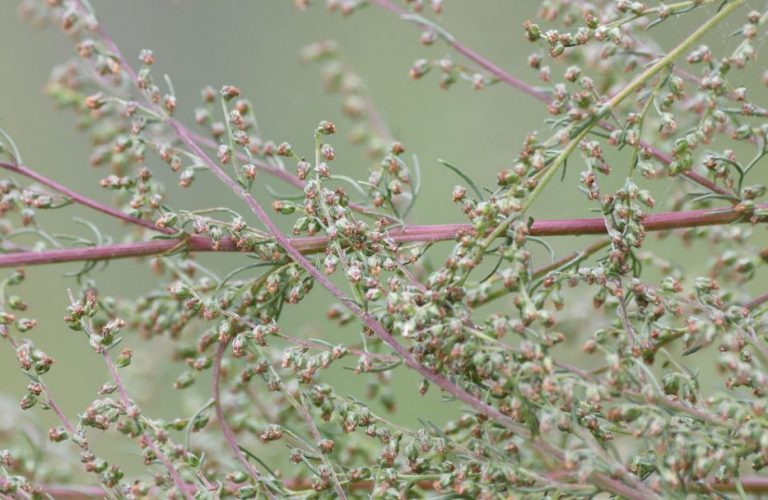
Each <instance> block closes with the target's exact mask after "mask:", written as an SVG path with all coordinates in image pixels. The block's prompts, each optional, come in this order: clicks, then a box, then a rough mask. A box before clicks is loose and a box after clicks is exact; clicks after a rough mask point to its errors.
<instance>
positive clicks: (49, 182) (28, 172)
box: [0, 161, 173, 234]
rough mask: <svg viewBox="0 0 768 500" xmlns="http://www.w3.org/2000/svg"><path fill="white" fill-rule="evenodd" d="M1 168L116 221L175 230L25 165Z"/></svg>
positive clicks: (0, 164) (166, 230) (4, 164)
mask: <svg viewBox="0 0 768 500" xmlns="http://www.w3.org/2000/svg"><path fill="white" fill-rule="evenodd" d="M0 168H2V169H5V170H7V171H9V172H14V173H17V174H19V175H23V176H24V177H28V178H30V179H32V180H34V181H37V182H39V183H40V184H42V185H44V186H46V187H49V188H51V189H53V190H54V191H57V192H59V193H61V194H63V195H64V196H66V197H67V198H69V199H70V200H72V201H73V202H75V203H78V204H80V205H83V206H85V207H89V208H92V209H94V210H96V211H97V212H101V213H103V214H106V215H109V216H112V217H114V218H115V219H119V220H122V221H125V222H128V223H130V224H134V225H136V226H141V227H144V228H146V229H152V230H153V231H158V232H161V233H167V234H170V233H173V230H170V229H161V228H158V227H156V226H155V224H154V223H153V222H152V221H148V220H144V219H139V218H138V217H133V216H132V215H128V214H126V213H123V212H121V211H120V210H117V209H116V208H113V207H110V206H109V205H105V204H103V203H100V202H98V201H96V200H92V199H91V198H88V197H87V196H83V195H82V194H80V193H78V192H76V191H73V190H72V189H69V188H68V187H66V186H64V185H62V184H59V183H58V182H56V181H54V180H53V179H50V178H48V177H46V176H44V175H42V174H40V173H38V172H36V171H34V170H32V169H31V168H29V167H27V166H24V165H16V164H13V163H9V162H5V161H0Z"/></svg>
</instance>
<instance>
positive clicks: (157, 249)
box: [0, 206, 768, 300]
mask: <svg viewBox="0 0 768 500" xmlns="http://www.w3.org/2000/svg"><path fill="white" fill-rule="evenodd" d="M758 208H768V206H760V207H758ZM742 220H743V221H744V222H753V223H755V222H765V221H766V220H768V216H760V217H755V218H753V219H747V218H745V216H744V214H742V213H740V212H739V211H737V210H736V209H734V208H717V209H701V210H685V211H678V212H661V213H658V214H651V215H648V216H646V218H645V219H644V220H643V227H644V228H645V230H646V231H667V230H671V229H687V228H693V227H701V226H716V225H723V224H731V223H734V222H739V221H742ZM472 230H473V229H472V226H471V225H470V224H436V225H426V226H405V227H402V228H397V229H392V230H390V231H389V232H388V234H387V235H388V237H390V238H392V239H393V240H394V241H396V242H398V243H412V242H423V243H429V242H437V241H446V240H453V239H455V238H456V236H457V234H460V233H461V232H468V231H472ZM605 233H606V228H605V221H604V219H603V218H590V219H552V220H546V219H545V220H538V221H535V222H534V223H533V226H532V227H531V230H530V235H531V236H579V235H597V234H605ZM286 240H287V241H289V242H290V244H291V245H292V246H294V247H295V248H296V249H297V250H298V251H299V252H301V253H303V254H312V253H317V252H321V251H323V250H324V249H325V247H326V246H327V245H328V242H329V239H328V237H327V236H307V237H299V238H286ZM182 249H183V250H188V251H195V252H215V251H218V252H237V251H241V250H240V249H239V248H238V246H237V242H235V241H234V240H232V239H231V238H229V237H226V238H223V239H222V240H221V241H219V242H218V246H217V247H215V246H214V242H213V241H212V240H211V239H209V238H207V237H203V236H197V235H193V236H189V237H187V238H184V239H181V238H178V239H164V240H150V241H137V242H132V243H116V244H112V245H101V246H94V247H83V248H54V249H50V250H43V251H40V252H34V251H21V252H12V253H6V254H0V268H7V267H18V266H25V265H26V266H35V265H41V264H57V263H63V262H80V261H89V260H112V259H123V258H128V257H144V256H149V255H161V254H163V253H167V252H172V251H174V250H182ZM765 300H768V298H766V299H765Z"/></svg>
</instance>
